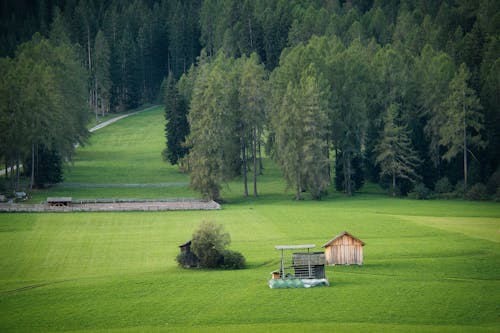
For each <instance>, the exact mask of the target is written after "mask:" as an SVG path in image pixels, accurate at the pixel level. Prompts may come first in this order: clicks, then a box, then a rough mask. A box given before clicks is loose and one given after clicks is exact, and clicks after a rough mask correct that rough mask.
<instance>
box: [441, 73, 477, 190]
mask: <svg viewBox="0 0 500 333" xmlns="http://www.w3.org/2000/svg"><path fill="white" fill-rule="evenodd" d="M469 78H470V73H469V71H468V69H467V66H466V65H465V64H462V65H460V68H459V70H458V73H457V74H456V75H455V77H454V78H453V80H451V82H450V95H449V96H448V98H447V99H446V100H445V101H444V103H443V108H444V111H445V114H446V121H445V122H444V123H443V125H442V126H441V127H440V131H439V133H440V135H441V140H440V141H439V143H440V144H442V145H443V146H445V148H446V152H445V153H444V154H443V159H445V160H448V161H449V160H451V159H452V158H454V157H455V156H457V155H458V154H460V153H461V154H462V157H463V175H464V191H465V190H466V189H467V171H468V154H472V151H471V148H472V147H479V148H483V147H484V146H485V145H486V142H485V141H484V140H483V139H482V136H481V130H482V129H483V114H482V113H480V112H479V110H481V104H480V103H479V99H478V97H477V96H476V92H475V91H474V90H473V89H471V88H470V87H469V85H468V80H469ZM472 156H474V155H473V154H472Z"/></svg>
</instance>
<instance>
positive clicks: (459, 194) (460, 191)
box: [453, 180, 465, 198]
mask: <svg viewBox="0 0 500 333" xmlns="http://www.w3.org/2000/svg"><path fill="white" fill-rule="evenodd" d="M453 194H454V195H453V197H455V198H463V197H465V191H464V182H463V180H460V181H458V182H457V183H456V184H455V191H453Z"/></svg>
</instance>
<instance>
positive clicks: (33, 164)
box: [30, 143, 35, 189]
mask: <svg viewBox="0 0 500 333" xmlns="http://www.w3.org/2000/svg"><path fill="white" fill-rule="evenodd" d="M34 182H35V143H31V180H30V188H31V189H33V184H34Z"/></svg>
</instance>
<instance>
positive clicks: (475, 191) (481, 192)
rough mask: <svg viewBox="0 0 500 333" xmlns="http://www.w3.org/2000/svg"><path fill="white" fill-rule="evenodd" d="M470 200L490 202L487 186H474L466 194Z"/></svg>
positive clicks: (478, 184) (480, 184)
mask: <svg viewBox="0 0 500 333" xmlns="http://www.w3.org/2000/svg"><path fill="white" fill-rule="evenodd" d="M466 198H467V199H469V200H488V191H487V190H486V186H485V185H484V184H482V183H477V184H474V185H473V186H472V187H471V188H470V189H469V190H468V191H467V194H466Z"/></svg>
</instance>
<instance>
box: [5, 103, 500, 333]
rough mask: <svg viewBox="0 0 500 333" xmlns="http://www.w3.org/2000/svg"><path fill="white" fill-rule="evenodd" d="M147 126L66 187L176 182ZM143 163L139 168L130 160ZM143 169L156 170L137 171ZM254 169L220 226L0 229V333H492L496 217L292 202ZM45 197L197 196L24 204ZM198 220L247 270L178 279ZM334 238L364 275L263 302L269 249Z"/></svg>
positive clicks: (370, 202)
mask: <svg viewBox="0 0 500 333" xmlns="http://www.w3.org/2000/svg"><path fill="white" fill-rule="evenodd" d="M161 117H162V113H161V109H157V110H153V111H147V112H145V113H144V114H139V115H134V116H131V117H129V118H126V119H124V120H121V121H120V122H117V123H115V124H113V125H111V126H110V127H109V128H106V129H102V130H100V131H98V132H96V134H95V135H94V136H93V138H92V145H90V146H87V147H84V148H82V149H79V150H78V153H77V155H76V156H75V165H74V166H73V167H72V169H71V170H70V171H69V172H68V173H67V174H66V180H67V181H68V182H72V183H79V182H82V183H94V184H98V183H120V182H126V183H158V182H177V181H187V176H186V175H183V174H180V173H178V171H177V169H176V167H171V166H168V165H167V164H165V163H164V162H162V161H161V157H160V152H161V149H162V146H163V136H162V135H161V133H162V130H163V125H162V122H160V121H159V119H161ZM130 131H136V137H135V138H136V139H134V140H131V141H130V142H128V143H127V145H126V146H122V145H121V144H117V142H118V141H119V139H118V138H117V137H115V136H120V135H121V136H122V138H123V139H122V140H125V139H124V137H125V136H127V133H128V135H129V136H130ZM154 131H156V134H154V135H153V134H152V133H153V132H154ZM120 133H121V134H120ZM150 135H151V137H149V136H150ZM160 139H161V140H160ZM100 140H103V142H107V144H106V147H103V146H102V145H101V141H100ZM145 141H147V142H148V143H145ZM150 145H151V146H150ZM127 147H128V149H127ZM141 147H142V148H141ZM114 149H117V150H121V152H120V153H117V154H114V153H113V154H112V153H111V152H113V151H115V150H114ZM141 150H143V151H148V153H147V156H149V157H145V156H146V155H140V154H139V156H136V155H135V154H136V153H137V154H138V153H139V151H141ZM134 151H135V153H134ZM107 156H109V159H108V158H107ZM141 156H142V157H141ZM144 159H146V160H148V159H151V160H153V159H157V160H155V161H152V162H151V165H150V166H145V167H144V169H143V168H141V167H140V165H141V162H140V161H143V162H142V164H144ZM124 165H129V166H130V168H128V169H127V168H126V167H123V166H124ZM81 167H82V168H86V171H85V172H83V171H81V170H82V169H80V168H81ZM265 167H266V170H265V175H264V176H263V177H261V178H260V180H259V181H260V183H259V191H260V193H261V196H260V197H259V198H255V199H254V198H249V199H244V198H242V195H241V193H242V192H243V191H242V188H243V187H242V185H241V183H240V182H238V181H235V182H231V183H230V184H229V185H228V186H226V187H224V189H223V196H224V198H225V199H226V200H227V203H226V204H224V205H223V209H222V210H220V211H184V212H149V213H144V212H127V213H67V214H66V213H63V214H56V213H53V214H51V213H46V214H0V255H1V258H2V259H1V260H0V331H2V332H69V331H72V332H240V333H241V332H261V331H262V332H269V331H273V332H296V331H304V332H310V331H318V332H325V331H331V330H337V331H341V332H359V331H367V332H498V331H499V327H500V318H499V316H498V313H499V312H500V292H499V290H500V244H499V239H498V234H499V231H500V205H499V204H498V203H492V202H467V201H416V200H408V199H392V198H389V197H386V196H383V195H380V194H378V193H376V192H377V190H376V189H375V188H369V189H368V190H367V191H365V192H364V193H362V194H359V195H356V196H354V197H352V198H347V197H344V196H342V195H341V194H337V193H332V194H331V195H330V196H329V197H328V198H326V199H325V200H322V201H317V202H316V201H310V200H304V201H300V202H295V201H293V200H291V199H292V198H293V193H291V192H290V193H286V192H285V188H286V186H285V184H284V182H283V181H282V180H281V178H280V177H279V171H278V170H277V168H276V166H275V165H274V164H273V163H272V162H270V161H268V160H266V161H265ZM114 168H116V169H117V171H116V172H113V169H114ZM120 170H121V171H120ZM150 173H152V174H150ZM56 191H68V192H65V193H68V194H69V193H71V194H72V196H74V197H78V196H80V197H126V196H127V195H130V196H131V197H148V196H149V197H165V196H195V195H196V194H194V193H192V192H191V190H189V189H188V188H187V187H175V189H174V187H172V188H169V187H166V188H154V187H149V188H148V187H146V188H77V187H75V188H57V187H56V188H53V189H50V190H49V191H48V192H47V191H45V192H41V193H39V194H38V195H39V198H43V199H45V197H46V196H50V195H53V194H52V193H56ZM69 191H72V192H69ZM171 191H178V193H175V194H172V192H171ZM49 193H50V195H49ZM190 193H191V194H192V195H189V194H190ZM203 220H213V221H216V222H217V223H222V224H224V226H225V229H226V230H227V231H228V232H229V233H230V234H231V238H232V243H231V246H230V248H231V249H233V250H236V251H239V252H241V253H243V254H244V255H245V257H246V259H247V262H248V268H246V269H244V270H239V271H211V270H184V269H181V268H178V267H177V266H176V263H175V256H176V255H177V253H178V251H179V249H178V245H180V244H182V243H184V242H185V241H186V240H188V239H189V238H190V236H191V234H192V232H193V231H194V230H195V229H196V228H197V227H198V226H199V224H200V223H201V221H203ZM343 230H348V231H349V232H351V233H353V234H354V235H356V236H358V237H359V238H361V239H362V240H363V241H365V242H366V244H367V245H366V246H365V249H364V252H365V265H363V266H335V267H328V268H327V272H326V275H327V277H328V279H329V280H330V282H331V284H332V285H331V286H330V287H328V288H313V289H290V290H279V289H277V290H274V289H273V290H272V289H269V288H268V287H267V279H268V278H269V277H270V272H271V271H273V270H274V269H276V268H278V267H279V260H280V255H279V253H278V251H276V250H275V249H274V246H275V245H277V244H301V243H315V244H316V245H317V246H318V248H319V246H321V245H322V244H324V243H325V242H326V241H328V240H329V239H330V238H331V237H333V236H334V235H336V234H337V233H339V232H341V231H343ZM290 255H291V254H290Z"/></svg>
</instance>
